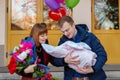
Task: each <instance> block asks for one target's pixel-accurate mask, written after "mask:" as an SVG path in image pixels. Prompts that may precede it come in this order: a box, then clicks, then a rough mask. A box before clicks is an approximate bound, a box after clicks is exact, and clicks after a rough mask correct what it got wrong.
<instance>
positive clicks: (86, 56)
mask: <svg viewBox="0 0 120 80" xmlns="http://www.w3.org/2000/svg"><path fill="white" fill-rule="evenodd" d="M42 47H43V49H44V50H45V51H46V52H47V53H48V54H50V55H51V56H54V57H56V58H63V57H65V56H66V55H67V54H68V53H69V52H70V50H73V53H72V54H71V56H72V57H74V56H77V55H78V56H79V57H77V58H76V60H80V64H79V65H78V67H80V68H84V67H86V66H93V65H95V63H96V57H97V55H96V53H94V52H93V51H91V48H90V47H89V46H88V45H87V44H86V43H84V42H79V43H74V42H72V41H66V42H64V43H63V44H61V45H59V46H52V45H49V44H42ZM69 67H70V68H72V69H74V70H76V69H77V67H76V66H75V65H73V64H69Z"/></svg>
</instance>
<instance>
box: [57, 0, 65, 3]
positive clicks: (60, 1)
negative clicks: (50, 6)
mask: <svg viewBox="0 0 120 80" xmlns="http://www.w3.org/2000/svg"><path fill="white" fill-rule="evenodd" d="M56 1H57V2H59V3H63V2H64V0H56Z"/></svg>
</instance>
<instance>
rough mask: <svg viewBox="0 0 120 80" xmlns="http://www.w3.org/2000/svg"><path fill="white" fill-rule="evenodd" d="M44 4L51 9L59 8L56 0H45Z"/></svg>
mask: <svg viewBox="0 0 120 80" xmlns="http://www.w3.org/2000/svg"><path fill="white" fill-rule="evenodd" d="M45 4H46V5H47V6H48V7H49V8H50V9H52V10H58V9H59V8H60V3H59V2H57V1H56V0H45Z"/></svg>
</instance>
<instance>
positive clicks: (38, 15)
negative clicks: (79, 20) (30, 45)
mask: <svg viewBox="0 0 120 80" xmlns="http://www.w3.org/2000/svg"><path fill="white" fill-rule="evenodd" d="M6 1H8V2H7V3H8V14H7V17H8V22H7V53H8V55H9V53H10V50H12V49H13V48H14V47H15V46H17V45H19V43H20V41H21V39H24V38H25V37H26V36H28V35H29V33H30V30H31V28H32V26H33V25H34V24H35V23H36V22H37V23H39V22H45V23H46V24H47V26H48V41H49V44H51V45H57V44H58V41H59V38H60V36H61V35H62V33H61V32H60V31H59V30H58V28H57V21H54V20H52V19H51V18H50V17H49V15H48V12H49V11H50V9H49V7H48V6H47V5H45V2H44V0H6ZM62 5H63V6H64V8H65V9H66V15H69V16H71V15H72V13H71V12H72V11H71V9H68V8H67V7H66V5H65V4H64V3H63V4H62ZM57 14H59V13H57ZM9 57H10V56H8V57H7V58H6V63H8V62H9Z"/></svg>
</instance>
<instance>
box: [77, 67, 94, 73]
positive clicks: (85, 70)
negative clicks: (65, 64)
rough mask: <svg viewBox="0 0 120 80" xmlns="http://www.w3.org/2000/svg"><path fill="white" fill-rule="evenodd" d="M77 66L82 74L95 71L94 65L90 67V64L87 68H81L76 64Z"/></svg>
mask: <svg viewBox="0 0 120 80" xmlns="http://www.w3.org/2000/svg"><path fill="white" fill-rule="evenodd" d="M76 67H77V69H76V71H77V72H79V73H81V74H88V73H93V72H94V70H93V68H92V67H88V66H87V67H85V68H79V67H78V66H76Z"/></svg>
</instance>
